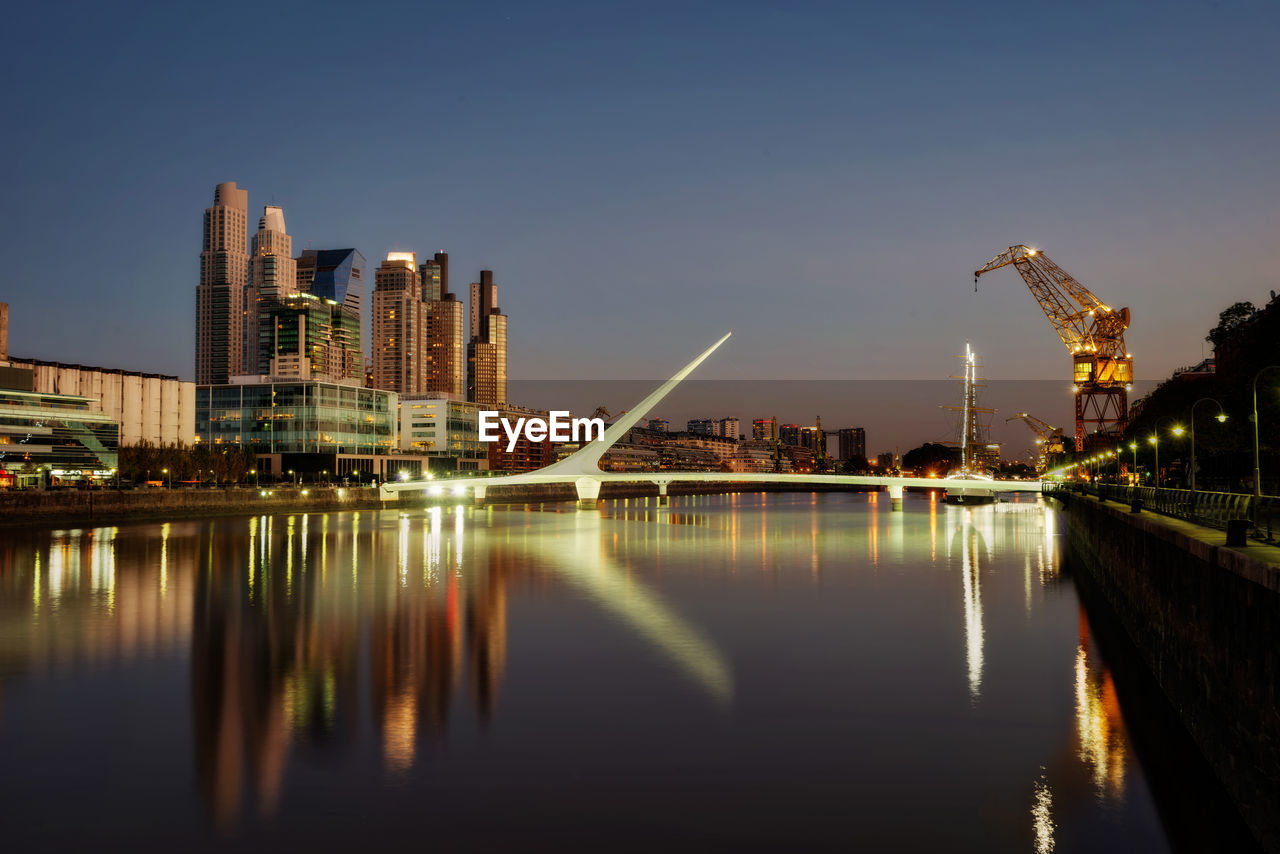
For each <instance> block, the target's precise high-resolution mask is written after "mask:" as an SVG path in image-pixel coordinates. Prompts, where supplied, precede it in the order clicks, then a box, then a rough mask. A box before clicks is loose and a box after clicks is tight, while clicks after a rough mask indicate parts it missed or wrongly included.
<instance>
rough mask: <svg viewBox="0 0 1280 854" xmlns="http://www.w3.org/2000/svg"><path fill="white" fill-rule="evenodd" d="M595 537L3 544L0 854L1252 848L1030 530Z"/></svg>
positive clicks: (926, 504) (937, 506)
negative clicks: (25, 853)
mask: <svg viewBox="0 0 1280 854" xmlns="http://www.w3.org/2000/svg"><path fill="white" fill-rule="evenodd" d="M877 499H879V500H877ZM603 507H604V510H603V512H599V513H597V512H579V511H577V510H576V509H574V508H573V507H572V506H571V505H546V506H545V507H532V508H523V507H511V508H481V509H472V508H469V507H468V508H453V507H447V508H443V509H435V510H424V509H417V510H413V511H411V512H407V513H397V512H384V513H368V512H366V513H358V514H357V513H338V514H312V515H306V516H292V517H290V516H275V517H260V518H246V519H220V520H214V521H208V520H205V521H190V522H172V523H169V524H137V525H122V526H119V527H111V528H95V529H78V530H54V531H43V532H42V531H23V532H15V531H4V532H0V815H4V816H5V821H4V823H3V826H2V827H0V846H4V847H5V848H7V849H8V850H34V849H42V848H43V849H47V848H69V847H73V846H77V847H78V846H85V847H89V846H93V847H104V846H105V847H129V848H133V849H135V850H136V849H178V848H181V849H185V850H191V849H233V848H234V849H236V850H246V849H250V850H251V849H278V848H280V847H281V846H289V847H301V846H309V847H312V848H323V849H347V850H357V849H358V850H365V849H371V848H373V847H380V846H386V847H390V846H391V845H392V844H397V845H398V844H409V845H414V846H415V847H426V846H430V845H434V846H437V847H440V846H444V848H443V849H442V850H467V849H489V850H514V849H521V850H528V849H531V848H539V847H545V846H548V845H551V844H554V845H556V846H558V847H559V848H560V849H561V850H577V849H590V850H599V851H607V850H619V849H628V850H653V849H654V848H656V847H658V846H662V847H664V848H678V849H697V850H710V849H716V848H720V847H729V848H734V849H737V850H744V849H759V850H801V849H814V848H841V849H846V850H847V849H852V848H858V849H859V850H867V851H881V850H883V851H914V850H946V851H1057V852H1070V851H1090V852H1097V851H1125V852H1130V851H1165V850H1187V851H1200V850H1210V849H1208V848H1206V847H1205V846H1206V844H1207V843H1208V841H1212V842H1213V843H1214V844H1213V845H1212V848H1214V849H1217V850H1240V849H1242V848H1243V847H1244V846H1245V845H1246V844H1247V843H1246V841H1245V839H1244V838H1243V837H1242V831H1241V830H1240V827H1239V823H1238V822H1237V821H1236V819H1235V818H1234V817H1233V815H1232V813H1231V811H1230V808H1229V806H1227V805H1226V803H1225V801H1224V799H1223V797H1222V795H1221V792H1220V790H1218V789H1217V787H1216V786H1215V785H1214V784H1213V783H1212V781H1211V780H1210V778H1209V777H1208V773H1207V771H1206V770H1205V768H1204V766H1203V764H1202V763H1201V762H1200V761H1199V759H1198V757H1197V756H1196V755H1195V753H1194V751H1193V750H1192V748H1191V747H1190V745H1189V744H1188V743H1187V742H1186V741H1185V738H1183V737H1182V736H1181V734H1180V733H1179V732H1178V730H1177V728H1176V726H1172V725H1171V723H1170V719H1169V713H1168V709H1167V707H1166V706H1165V705H1163V702H1162V701H1161V700H1160V699H1159V697H1158V696H1157V695H1156V692H1155V691H1154V689H1153V687H1152V686H1151V685H1150V683H1149V677H1147V676H1146V675H1145V672H1144V671H1143V670H1142V668H1141V667H1140V666H1137V665H1135V663H1134V662H1133V660H1132V655H1131V653H1130V651H1129V650H1128V649H1127V647H1125V646H1124V645H1123V642H1122V641H1120V640H1118V639H1117V638H1118V633H1116V632H1115V630H1114V627H1113V626H1111V625H1110V624H1109V623H1108V617H1107V615H1106V614H1105V612H1104V611H1103V610H1102V609H1099V608H1097V607H1095V606H1093V605H1089V607H1087V608H1086V607H1085V605H1084V604H1082V600H1081V598H1080V594H1078V593H1077V585H1076V584H1075V583H1074V582H1073V580H1072V578H1071V567H1070V556H1069V555H1064V554H1063V538H1062V536H1061V531H1060V530H1058V528H1059V525H1060V524H1061V522H1060V520H1059V517H1058V516H1057V515H1056V514H1055V513H1054V512H1053V511H1051V510H1048V509H1046V508H1045V507H1044V506H1042V505H1039V504H1036V503H1032V502H1026V501H1024V503H1021V504H1014V505H1004V506H998V507H987V508H978V509H961V508H950V507H947V506H946V505H944V504H941V503H935V502H933V501H931V500H929V499H927V498H925V497H924V496H914V497H913V496H908V499H907V501H906V512H903V513H890V512H888V510H889V508H888V502H887V500H886V499H885V496H874V495H849V494H829V495H808V494H801V495H769V496H766V495H741V496H716V497H699V498H676V499H674V504H673V506H672V507H671V508H670V509H666V508H663V509H659V508H657V506H656V504H654V503H652V501H645V500H643V499H642V500H639V501H637V500H631V501H629V502H624V501H618V502H607V503H605V504H604V505H603ZM11 846H12V847H11Z"/></svg>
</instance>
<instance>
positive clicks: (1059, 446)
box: [1004, 412, 1066, 471]
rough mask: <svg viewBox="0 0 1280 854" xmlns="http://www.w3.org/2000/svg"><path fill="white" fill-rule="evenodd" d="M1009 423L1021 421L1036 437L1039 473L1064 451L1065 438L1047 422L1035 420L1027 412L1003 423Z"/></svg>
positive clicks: (1060, 431)
mask: <svg viewBox="0 0 1280 854" xmlns="http://www.w3.org/2000/svg"><path fill="white" fill-rule="evenodd" d="M1010 421H1021V422H1022V423H1024V424H1026V425H1027V427H1029V428H1030V429H1031V432H1032V433H1034V434H1035V435H1036V452H1037V454H1038V455H1039V459H1038V460H1037V462H1038V463H1039V465H1040V469H1041V471H1044V470H1045V469H1047V468H1048V467H1049V466H1048V464H1049V461H1050V460H1051V459H1052V458H1053V457H1054V456H1056V455H1058V454H1061V453H1063V452H1064V451H1065V450H1066V437H1065V436H1063V435H1062V430H1060V429H1059V428H1057V427H1054V426H1053V425H1052V424H1050V423H1049V422H1047V421H1044V420H1042V419H1040V418H1036V417H1035V416H1034V415H1032V414H1030V413H1028V412H1019V413H1018V414H1017V415H1011V416H1009V417H1008V418H1006V419H1005V420H1004V423H1006V424H1008V423H1009V422H1010Z"/></svg>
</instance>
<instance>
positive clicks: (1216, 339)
mask: <svg viewBox="0 0 1280 854" xmlns="http://www.w3.org/2000/svg"><path fill="white" fill-rule="evenodd" d="M1257 313H1258V309H1257V308H1256V307H1255V306H1254V304H1253V303H1251V302H1248V301H1247V300H1246V301H1245V302H1237V303H1232V304H1231V305H1230V306H1228V307H1227V308H1224V309H1223V310H1222V311H1221V312H1219V314H1218V325H1217V326H1215V327H1213V329H1210V330H1209V334H1208V335H1206V336H1205V337H1204V340H1206V341H1212V342H1213V346H1215V347H1217V346H1219V345H1220V344H1222V342H1223V341H1226V340H1227V339H1228V338H1230V337H1231V333H1232V332H1234V331H1235V330H1236V329H1237V328H1239V327H1240V326H1241V325H1242V324H1244V323H1246V322H1247V321H1249V320H1251V319H1252V318H1253V316H1254V315H1255V314H1257Z"/></svg>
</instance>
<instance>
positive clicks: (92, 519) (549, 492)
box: [0, 483, 873, 526]
mask: <svg viewBox="0 0 1280 854" xmlns="http://www.w3.org/2000/svg"><path fill="white" fill-rule="evenodd" d="M866 489H873V487H847V486H821V485H817V486H809V485H806V486H805V487H804V488H803V489H797V488H796V487H794V486H791V485H789V484H754V485H752V484H735V483H723V484H719V483H708V484H699V483H673V484H671V486H670V493H671V494H672V495H713V494H720V493H729V492H797V491H799V492H832V491H838V492H848V491H865V490H866ZM266 491H267V492H268V493H269V494H268V495H263V494H262V492H263V490H260V489H248V488H233V489H134V490H125V491H116V490H111V489H101V490H75V489H58V490H48V491H40V490H23V491H16V492H4V491H0V526H4V525H24V524H41V523H44V524H59V525H77V524H91V523H97V522H121V521H128V520H130V519H140V520H142V519H182V518H192V517H201V516H245V515H254V514H258V513H317V512H325V511H337V510H368V509H375V510H376V509H379V508H382V507H384V505H383V503H382V502H381V500H380V498H379V495H378V490H377V489H374V488H368V487H366V488H359V489H356V488H350V487H347V488H340V487H315V486H308V487H306V488H301V487H284V488H281V487H278V486H272V487H269V488H268V489H267V490H266ZM657 494H658V488H657V487H656V486H655V485H654V484H651V483H605V484H604V486H603V488H602V490H601V493H600V497H601V498H604V499H609V498H631V497H639V496H645V495H657ZM576 499H577V494H576V493H575V492H574V489H573V485H572V484H536V485H529V486H506V487H490V488H489V490H488V491H487V494H486V495H485V503H486V504H507V503H519V504H524V503H529V502H543V501H547V502H550V501H574V500H576ZM470 501H471V497H470V494H469V493H468V495H466V496H463V497H455V496H451V495H450V496H442V497H440V498H428V497H427V496H426V494H425V492H423V493H413V492H406V493H403V495H402V497H401V499H400V500H399V501H391V502H387V504H386V505H385V507H386V508H387V509H397V508H402V507H403V508H406V509H407V508H412V507H420V506H422V505H424V504H440V503H446V504H457V503H463V502H465V503H470Z"/></svg>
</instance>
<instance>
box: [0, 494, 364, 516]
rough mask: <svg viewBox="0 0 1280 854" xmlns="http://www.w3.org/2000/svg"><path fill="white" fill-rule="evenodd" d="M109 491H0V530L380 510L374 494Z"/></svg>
mask: <svg viewBox="0 0 1280 854" xmlns="http://www.w3.org/2000/svg"><path fill="white" fill-rule="evenodd" d="M268 491H269V494H268V495H265V496H264V495H263V494H262V492H263V490H258V489H133V490H125V491H122V492H117V491H115V490H111V489H95V490H77V489H55V490H48V491H40V490H23V491H18V492H0V525H14V524H40V523H57V524H66V525H73V524H87V523H97V522H120V521H128V520H130V519H181V518H190V517H193V516H245V515H253V514H258V513H283V512H290V513H294V512H301V513H309V512H320V511H326V510H364V509H368V508H378V507H381V506H382V503H381V501H380V500H379V498H378V490H376V489H368V488H365V489H350V488H338V487H311V486H308V487H306V488H305V489H304V488H295V487H286V488H284V489H280V488H278V487H271V488H270V490H268Z"/></svg>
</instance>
